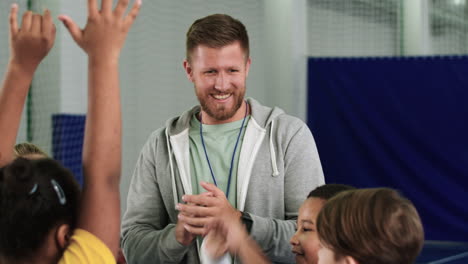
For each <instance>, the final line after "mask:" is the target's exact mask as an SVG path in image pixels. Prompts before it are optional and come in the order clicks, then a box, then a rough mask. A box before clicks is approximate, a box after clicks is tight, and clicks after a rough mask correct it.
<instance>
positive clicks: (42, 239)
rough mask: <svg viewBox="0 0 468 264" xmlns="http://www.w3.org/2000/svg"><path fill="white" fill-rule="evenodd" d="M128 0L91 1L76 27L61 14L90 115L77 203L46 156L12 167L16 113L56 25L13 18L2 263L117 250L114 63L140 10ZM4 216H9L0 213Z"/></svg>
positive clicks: (3, 152)
mask: <svg viewBox="0 0 468 264" xmlns="http://www.w3.org/2000/svg"><path fill="white" fill-rule="evenodd" d="M140 5H141V1H138V0H137V1H136V2H135V4H134V5H133V7H132V8H131V10H130V11H129V13H128V14H127V15H125V10H126V9H127V6H128V0H120V1H119V2H118V4H117V6H116V8H115V9H114V10H112V0H102V6H101V9H100V10H99V9H98V6H97V1H96V0H94V1H93V0H89V1H88V12H89V14H88V15H89V16H88V23H87V25H86V27H85V28H84V29H83V30H81V29H79V28H78V26H76V24H75V23H74V22H73V21H72V20H71V19H70V18H69V17H67V16H60V19H61V20H62V21H63V22H64V24H65V25H66V27H67V28H68V29H69V31H70V33H71V35H72V37H73V39H74V40H75V41H76V42H77V44H78V45H79V46H80V47H81V48H82V49H83V50H84V51H85V52H86V53H87V54H88V62H89V65H88V78H89V81H88V100H89V102H88V116H87V120H86V129H85V140H84V147H83V167H84V182H85V183H84V187H83V193H82V194H81V199H79V195H80V193H79V189H78V185H77V183H76V181H75V180H74V179H73V176H72V175H71V173H70V172H69V171H68V170H66V169H64V168H63V167H62V166H61V165H60V164H59V163H57V162H55V161H53V160H50V159H38V160H28V159H24V158H18V159H16V160H14V161H13V162H12V159H13V157H14V156H13V146H14V142H15V138H16V134H17V131H18V127H19V120H20V116H21V110H22V108H23V105H24V102H25V98H26V94H27V92H28V87H29V84H30V83H31V80H32V76H33V74H34V71H35V69H36V68H37V66H38V65H39V63H40V61H41V60H42V59H43V58H44V57H45V56H46V54H47V53H48V51H49V50H50V48H51V47H52V44H53V41H54V37H55V27H54V26H53V24H52V19H51V17H50V13H49V12H48V11H46V12H45V14H44V15H43V16H40V15H37V14H32V13H31V12H29V11H28V12H26V13H25V15H24V16H23V22H22V25H21V28H18V26H17V24H16V14H17V9H18V7H17V6H16V5H14V6H13V7H12V10H11V14H10V45H11V49H12V54H11V59H10V63H9V65H8V70H7V74H6V77H5V81H4V84H3V87H2V90H1V93H0V131H1V133H2V141H0V166H2V167H3V166H5V167H3V168H2V169H1V170H0V263H57V262H58V263H115V256H117V252H118V249H119V231H120V201H119V181H120V167H121V114H120V96H119V79H118V60H119V54H120V51H121V48H122V46H123V44H124V40H125V38H126V35H127V33H128V30H129V29H130V26H131V25H132V23H133V21H134V20H135V18H136V16H137V14H138V11H139V9H140ZM5 212H8V213H5Z"/></svg>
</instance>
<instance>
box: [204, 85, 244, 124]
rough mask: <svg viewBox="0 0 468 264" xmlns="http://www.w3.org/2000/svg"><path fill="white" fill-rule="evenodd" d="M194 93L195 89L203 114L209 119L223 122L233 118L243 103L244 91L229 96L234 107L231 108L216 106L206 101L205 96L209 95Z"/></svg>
mask: <svg viewBox="0 0 468 264" xmlns="http://www.w3.org/2000/svg"><path fill="white" fill-rule="evenodd" d="M196 91H197V89H196V88H195V93H196V95H197V98H198V101H199V102H200V105H201V108H202V110H203V111H204V112H205V113H207V114H208V115H209V116H210V117H211V118H214V119H216V120H218V121H224V120H227V119H229V118H231V117H233V116H234V115H235V114H236V113H237V110H239V108H240V107H241V106H242V103H243V102H244V95H245V89H244V90H243V91H242V92H240V93H239V94H236V93H232V95H231V96H232V97H233V98H234V105H233V107H231V108H226V106H225V105H216V104H214V103H211V102H209V101H208V100H206V99H207V96H211V95H209V94H208V95H204V94H203V95H200V94H199V93H197V92H196Z"/></svg>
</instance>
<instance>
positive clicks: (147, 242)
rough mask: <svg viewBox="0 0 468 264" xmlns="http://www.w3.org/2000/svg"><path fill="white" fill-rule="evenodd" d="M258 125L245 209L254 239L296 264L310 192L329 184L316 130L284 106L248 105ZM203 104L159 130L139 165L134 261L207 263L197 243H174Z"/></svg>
mask: <svg viewBox="0 0 468 264" xmlns="http://www.w3.org/2000/svg"><path fill="white" fill-rule="evenodd" d="M248 103H249V104H250V106H251V119H250V121H249V123H248V125H247V128H246V132H245V136H244V140H243V142H242V147H241V150H240V151H241V152H240V156H239V163H238V170H237V199H238V200H237V205H238V209H239V210H241V211H244V212H246V213H249V214H250V216H251V218H252V220H253V224H252V228H251V232H250V234H251V235H252V237H253V238H254V239H255V240H256V241H257V242H258V243H259V245H260V246H261V248H262V249H263V250H264V252H265V254H266V255H267V256H268V257H269V258H270V260H271V261H273V262H277V263H294V256H293V254H292V252H291V246H290V244H289V240H290V238H291V236H292V235H293V234H294V232H295V220H296V218H297V215H298V209H299V207H300V205H301V204H302V202H303V201H304V200H305V199H306V197H307V194H308V193H309V192H310V191H311V190H312V189H314V188H315V187H317V186H319V185H322V184H324V178H323V172H322V167H321V165H320V159H319V156H318V153H317V148H316V146H315V142H314V139H313V137H312V134H311V132H310V130H309V128H308V127H307V126H306V125H305V124H304V122H302V121H301V120H300V119H298V118H295V117H292V116H289V115H286V114H285V113H284V112H283V110H281V109H279V108H276V107H275V108H273V109H272V108H268V107H265V106H262V105H261V104H259V103H258V102H257V101H255V100H254V99H248ZM199 111H200V108H199V106H196V107H194V108H192V109H191V110H189V111H187V112H184V113H183V114H182V115H181V116H180V117H176V118H172V119H170V120H168V121H167V123H166V127H163V128H161V129H158V130H156V131H155V132H153V133H152V134H151V136H150V138H149V139H148V141H147V143H146V144H145V146H144V147H143V149H142V151H141V154H140V157H139V159H138V162H137V165H136V168H135V171H134V173H133V178H132V182H131V184H130V190H129V193H128V198H127V212H126V213H125V215H124V218H123V221H122V248H123V250H124V254H125V256H126V258H127V261H128V263H130V264H136V263H200V260H199V256H198V249H197V245H196V243H195V242H194V243H192V244H191V245H190V246H184V245H182V244H180V243H178V242H177V240H176V239H175V233H174V231H175V224H176V223H177V213H178V212H177V211H176V210H175V205H176V204H177V203H178V202H180V201H182V195H184V194H192V186H193V185H194V184H197V183H193V182H191V176H190V159H189V158H190V157H189V123H190V119H191V118H192V116H193V114H194V113H197V112H199Z"/></svg>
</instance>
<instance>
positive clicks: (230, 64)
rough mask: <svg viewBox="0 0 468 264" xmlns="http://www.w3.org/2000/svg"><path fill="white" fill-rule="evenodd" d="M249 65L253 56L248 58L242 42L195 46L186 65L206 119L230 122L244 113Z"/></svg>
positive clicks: (215, 121) (208, 120) (241, 116)
mask: <svg viewBox="0 0 468 264" xmlns="http://www.w3.org/2000/svg"><path fill="white" fill-rule="evenodd" d="M249 67H250V58H245V54H244V51H243V50H242V48H241V46H240V44H239V42H234V43H233V44H229V45H226V46H224V47H221V48H210V47H207V46H204V45H199V46H197V47H196V48H195V49H194V50H193V52H192V54H191V61H190V63H189V62H188V61H184V68H185V71H186V73H187V77H188V78H189V80H190V81H191V82H193V84H194V86H195V94H196V95H197V98H198V101H199V102H200V105H201V108H202V114H203V123H206V124H220V123H228V122H232V121H236V120H239V119H242V118H243V117H244V111H245V106H244V104H243V101H244V95H245V83H246V79H247V75H248V73H249Z"/></svg>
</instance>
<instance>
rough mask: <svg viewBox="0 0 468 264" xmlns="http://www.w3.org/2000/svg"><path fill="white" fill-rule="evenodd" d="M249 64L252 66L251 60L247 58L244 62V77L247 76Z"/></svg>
mask: <svg viewBox="0 0 468 264" xmlns="http://www.w3.org/2000/svg"><path fill="white" fill-rule="evenodd" d="M250 64H252V60H251V59H250V57H249V58H248V59H247V61H246V62H245V77H248V76H249V70H250Z"/></svg>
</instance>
